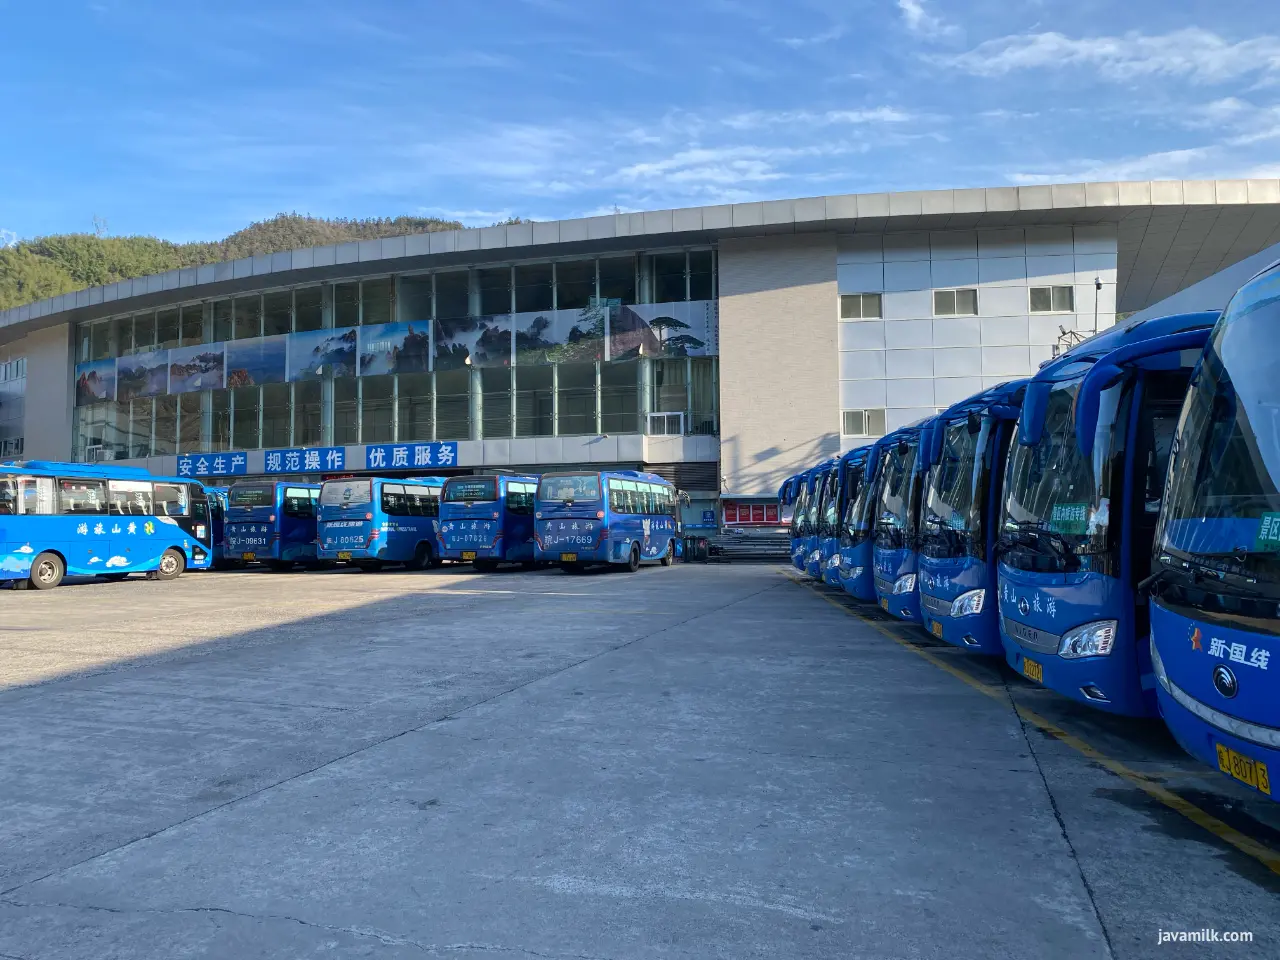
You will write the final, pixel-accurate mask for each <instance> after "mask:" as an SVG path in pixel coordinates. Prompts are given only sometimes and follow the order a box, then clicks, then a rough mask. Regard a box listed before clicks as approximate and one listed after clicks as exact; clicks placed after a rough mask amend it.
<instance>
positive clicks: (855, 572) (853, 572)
mask: <svg viewBox="0 0 1280 960" xmlns="http://www.w3.org/2000/svg"><path fill="white" fill-rule="evenodd" d="M865 569H867V568H866V567H853V568H851V569H850V570H849V579H850V580H856V579H857V578H858V577H860V576H862V571H863V570H865Z"/></svg>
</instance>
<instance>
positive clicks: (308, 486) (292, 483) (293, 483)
mask: <svg viewBox="0 0 1280 960" xmlns="http://www.w3.org/2000/svg"><path fill="white" fill-rule="evenodd" d="M264 483H270V484H273V485H274V486H277V487H279V486H286V487H302V488H303V489H304V490H319V489H320V487H321V486H322V485H321V484H319V483H309V482H307V481H306V480H270V479H262V480H250V479H249V478H247V477H246V478H245V479H244V480H235V481H233V482H232V484H231V486H230V487H228V488H227V489H228V490H230V489H232V488H233V487H241V486H245V487H248V486H253V487H260V486H262V485H263V484H264Z"/></svg>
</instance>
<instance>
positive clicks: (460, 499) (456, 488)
mask: <svg viewBox="0 0 1280 960" xmlns="http://www.w3.org/2000/svg"><path fill="white" fill-rule="evenodd" d="M497 498H498V494H497V490H496V488H495V483H494V479H493V478H492V477H475V478H471V477H465V478H464V477H457V478H455V479H453V480H450V481H449V482H448V483H446V484H445V485H444V499H445V502H446V503H476V502H481V503H489V502H491V501H493V500H496V499H497Z"/></svg>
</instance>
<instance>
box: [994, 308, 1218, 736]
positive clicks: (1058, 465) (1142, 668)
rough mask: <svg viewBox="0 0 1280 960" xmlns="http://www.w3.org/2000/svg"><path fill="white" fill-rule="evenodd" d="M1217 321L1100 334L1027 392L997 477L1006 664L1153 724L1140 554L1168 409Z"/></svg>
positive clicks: (1175, 321) (1159, 478)
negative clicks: (1001, 484)
mask: <svg viewBox="0 0 1280 960" xmlns="http://www.w3.org/2000/svg"><path fill="white" fill-rule="evenodd" d="M1216 319H1217V314H1216V313H1196V314H1182V315H1178V316H1170V317H1161V318H1157V319H1151V320H1145V321H1135V322H1132V323H1128V324H1124V325H1121V326H1116V327H1113V328H1112V329H1110V330H1107V331H1105V332H1103V333H1100V334H1098V335H1097V336H1094V337H1090V338H1089V339H1088V340H1086V341H1085V342H1084V343H1081V344H1079V345H1078V346H1076V347H1073V348H1072V349H1071V350H1069V351H1068V352H1067V353H1064V354H1063V355H1062V356H1060V357H1058V358H1057V359H1055V360H1053V361H1051V362H1049V363H1047V364H1046V365H1045V366H1043V367H1041V368H1040V370H1039V372H1037V373H1036V375H1035V376H1034V377H1032V378H1031V381H1030V382H1029V383H1028V384H1027V389H1026V395H1025V397H1024V399H1023V403H1022V412H1021V414H1020V416H1019V421H1018V434H1017V438H1016V442H1015V443H1014V444H1013V445H1012V447H1011V448H1010V451H1009V460H1008V467H1007V469H1006V472H1005V502H1004V509H1003V511H1002V516H1001V534H1000V543H999V562H998V566H999V593H998V599H999V603H998V606H999V614H1000V634H1001V642H1002V644H1003V646H1004V650H1005V659H1006V660H1007V661H1008V663H1009V665H1010V666H1011V667H1013V669H1015V670H1017V671H1018V672H1019V673H1021V674H1022V675H1023V676H1025V677H1027V678H1028V679H1030V680H1033V681H1035V682H1037V683H1043V684H1044V685H1045V686H1047V687H1049V688H1051V689H1053V690H1056V691H1058V692H1059V693H1062V694H1064V695H1066V696H1068V697H1071V698H1073V699H1075V700H1078V701H1080V702H1082V703H1087V704H1089V705H1091V706H1094V707H1097V708H1099V709H1102V710H1106V711H1109V712H1112V713H1119V714H1127V715H1132V716H1144V715H1146V716H1154V715H1155V712H1156V696H1155V686H1156V680H1155V676H1154V674H1153V672H1152V666H1151V654H1150V648H1149V645H1148V644H1147V642H1146V638H1147V635H1148V607H1147V604H1146V602H1145V600H1144V599H1143V598H1142V597H1141V596H1140V595H1139V593H1138V591H1137V590H1136V587H1137V586H1138V583H1139V581H1141V580H1143V579H1144V578H1146V576H1147V575H1148V574H1149V573H1150V571H1151V548H1152V543H1153V540H1154V537H1155V527H1156V521H1157V519H1158V518H1159V513H1160V504H1161V500H1162V496H1163V492H1164V482H1165V473H1166V468H1167V466H1168V462H1169V452H1170V448H1171V446H1172V442H1173V434H1174V429H1175V427H1176V425H1177V418H1178V413H1179V411H1180V409H1181V407H1182V402H1183V399H1184V398H1185V396H1186V392H1187V383H1188V381H1189V379H1190V376H1191V371H1192V368H1193V366H1194V364H1195V362H1196V360H1197V359H1198V358H1199V356H1200V350H1201V348H1202V347H1203V346H1204V343H1205V341H1206V340H1207V338H1208V335H1209V330H1210V329H1211V327H1212V326H1213V323H1214V321H1215V320H1216Z"/></svg>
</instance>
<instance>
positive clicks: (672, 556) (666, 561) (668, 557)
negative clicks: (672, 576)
mask: <svg viewBox="0 0 1280 960" xmlns="http://www.w3.org/2000/svg"><path fill="white" fill-rule="evenodd" d="M675 562H676V542H675V541H674V540H669V541H667V552H666V553H664V554H663V555H662V565H663V566H664V567H669V566H671V564H673V563H675Z"/></svg>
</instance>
